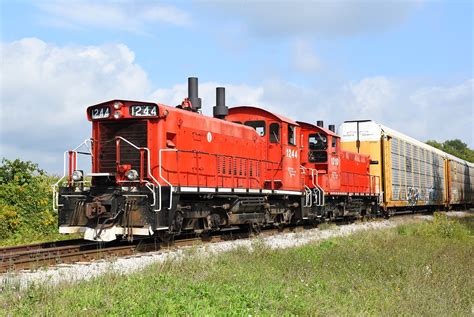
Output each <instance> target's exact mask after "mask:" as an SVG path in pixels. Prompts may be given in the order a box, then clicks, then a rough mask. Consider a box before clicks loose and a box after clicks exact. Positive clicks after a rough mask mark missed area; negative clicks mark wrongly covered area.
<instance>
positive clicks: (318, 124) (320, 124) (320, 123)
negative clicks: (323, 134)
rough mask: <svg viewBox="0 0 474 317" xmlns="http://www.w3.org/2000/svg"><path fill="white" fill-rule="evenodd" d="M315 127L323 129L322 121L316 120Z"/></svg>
mask: <svg viewBox="0 0 474 317" xmlns="http://www.w3.org/2000/svg"><path fill="white" fill-rule="evenodd" d="M316 125H317V126H318V127H321V128H324V121H322V120H318V121H316Z"/></svg>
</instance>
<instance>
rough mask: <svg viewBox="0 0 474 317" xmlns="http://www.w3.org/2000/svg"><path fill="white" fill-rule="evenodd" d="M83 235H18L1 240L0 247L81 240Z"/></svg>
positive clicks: (31, 233) (29, 233)
mask: <svg viewBox="0 0 474 317" xmlns="http://www.w3.org/2000/svg"><path fill="white" fill-rule="evenodd" d="M82 236H83V234H60V233H34V232H28V233H18V234H16V235H13V236H11V237H9V238H6V239H2V240H0V247H6V246H14V245H20V244H33V243H41V242H51V241H60V240H69V239H80V238H82Z"/></svg>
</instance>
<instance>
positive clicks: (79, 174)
mask: <svg viewBox="0 0 474 317" xmlns="http://www.w3.org/2000/svg"><path fill="white" fill-rule="evenodd" d="M83 177H84V174H83V173H82V171H79V170H75V171H74V172H72V180H73V181H75V182H79V181H82V178H83Z"/></svg>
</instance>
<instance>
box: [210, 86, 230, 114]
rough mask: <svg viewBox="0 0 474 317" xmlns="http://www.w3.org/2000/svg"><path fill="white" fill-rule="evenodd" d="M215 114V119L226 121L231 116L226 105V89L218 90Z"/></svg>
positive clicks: (219, 88) (218, 88)
mask: <svg viewBox="0 0 474 317" xmlns="http://www.w3.org/2000/svg"><path fill="white" fill-rule="evenodd" d="M212 110H213V114H214V118H219V119H225V117H226V116H227V115H228V114H229V108H228V107H227V106H226V105H225V88H224V87H217V88H216V105H215V106H214V108H213V109H212Z"/></svg>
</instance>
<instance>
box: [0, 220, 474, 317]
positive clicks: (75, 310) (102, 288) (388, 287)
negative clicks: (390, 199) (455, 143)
mask: <svg viewBox="0 0 474 317" xmlns="http://www.w3.org/2000/svg"><path fill="white" fill-rule="evenodd" d="M473 220H474V218H469V219H464V220H449V219H447V218H445V217H444V216H443V215H439V216H437V217H436V220H435V221H434V222H432V223H422V224H411V225H403V226H400V227H397V228H393V229H386V230H380V231H372V232H362V233H357V234H355V235H352V236H350V237H341V238H334V239H329V240H325V241H321V242H319V243H313V244H310V245H306V246H303V247H298V248H293V249H287V250H278V251H271V250H268V249H266V248H265V247H264V245H263V244H262V243H261V242H259V240H257V242H255V243H254V251H253V252H250V251H248V250H247V249H244V248H241V249H238V250H235V251H232V252H228V253H224V254H221V255H218V256H215V257H212V258H199V257H189V258H187V259H186V260H184V261H181V262H178V261H170V262H166V263H164V264H160V265H153V266H150V267H148V268H146V269H145V270H144V271H143V272H140V273H135V274H131V275H127V276H120V275H117V274H113V273H110V274H108V275H106V276H102V277H100V278H97V279H94V280H92V281H89V282H81V283H78V284H74V285H62V286H59V287H47V286H38V287H35V288H31V289H29V290H28V291H26V292H25V293H21V292H18V291H15V290H14V289H12V288H11V287H6V289H5V290H4V293H3V294H2V295H1V299H0V315H2V314H4V313H9V314H11V315H13V316H23V315H55V316H61V315H87V316H98V315H156V314H159V315H275V316H279V315H293V314H296V315H377V316H379V315H397V316H398V315H429V316H432V315H437V316H449V315H455V316H460V315H463V316H468V315H471V309H472V305H473V301H472V299H473V298H474V291H473V280H472V278H473V276H474V267H473V265H472V260H473V259H474V241H473V238H474V237H473V224H474V222H473ZM2 309H3V310H4V311H5V312H2V311H1V310H2Z"/></svg>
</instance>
